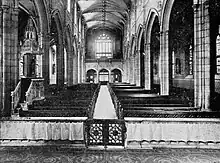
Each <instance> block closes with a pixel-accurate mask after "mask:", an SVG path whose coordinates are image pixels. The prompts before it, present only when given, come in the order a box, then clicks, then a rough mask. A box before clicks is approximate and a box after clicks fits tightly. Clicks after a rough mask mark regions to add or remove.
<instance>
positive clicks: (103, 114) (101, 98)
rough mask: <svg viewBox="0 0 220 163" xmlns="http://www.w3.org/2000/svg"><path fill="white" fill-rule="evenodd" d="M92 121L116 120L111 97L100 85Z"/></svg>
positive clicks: (106, 89) (104, 86) (105, 88)
mask: <svg viewBox="0 0 220 163" xmlns="http://www.w3.org/2000/svg"><path fill="white" fill-rule="evenodd" d="M93 118H94V119H117V116H116V112H115V108H114V105H113V103H112V99H111V95H110V93H109V91H108V87H107V86H106V85H101V87H100V92H99V95H98V98H97V102H96V105H95V111H94V116H93Z"/></svg>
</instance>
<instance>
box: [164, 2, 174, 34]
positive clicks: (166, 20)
mask: <svg viewBox="0 0 220 163" xmlns="http://www.w3.org/2000/svg"><path fill="white" fill-rule="evenodd" d="M174 1H175V0H165V1H164V2H163V7H162V14H161V21H160V22H161V30H160V31H161V32H163V31H167V30H169V22H170V15H171V11H172V7H173V4H174Z"/></svg>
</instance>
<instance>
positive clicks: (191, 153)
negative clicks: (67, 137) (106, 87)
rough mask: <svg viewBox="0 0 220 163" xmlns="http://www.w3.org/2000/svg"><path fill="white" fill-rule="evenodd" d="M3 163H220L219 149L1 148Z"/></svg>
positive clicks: (0, 158)
mask: <svg viewBox="0 0 220 163" xmlns="http://www.w3.org/2000/svg"><path fill="white" fill-rule="evenodd" d="M0 162H1V163H220V150H208V149H166V148H164V149H162V148H160V149H143V150H138V149H136V150H134V149H133V150H132V149H120V150H119V149H117V150H113V149H112V150H92V149H82V148H81V149H77V148H68V147H57V146H40V147H36V146H35V147H0Z"/></svg>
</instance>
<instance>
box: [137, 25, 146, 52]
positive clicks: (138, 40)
mask: <svg viewBox="0 0 220 163" xmlns="http://www.w3.org/2000/svg"><path fill="white" fill-rule="evenodd" d="M143 33H144V29H143V25H142V24H140V25H139V27H138V32H137V50H138V51H140V48H141V39H142V35H143Z"/></svg>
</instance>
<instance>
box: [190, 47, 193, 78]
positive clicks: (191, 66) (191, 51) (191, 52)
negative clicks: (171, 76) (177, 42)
mask: <svg viewBox="0 0 220 163" xmlns="http://www.w3.org/2000/svg"><path fill="white" fill-rule="evenodd" d="M192 74H193V48H192V46H191V45H190V48H189V75H192Z"/></svg>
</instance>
